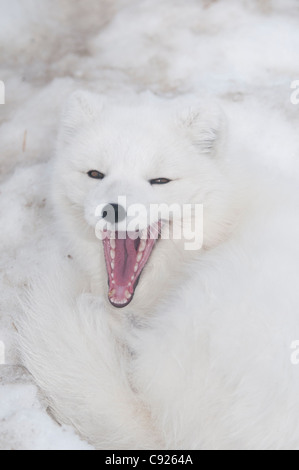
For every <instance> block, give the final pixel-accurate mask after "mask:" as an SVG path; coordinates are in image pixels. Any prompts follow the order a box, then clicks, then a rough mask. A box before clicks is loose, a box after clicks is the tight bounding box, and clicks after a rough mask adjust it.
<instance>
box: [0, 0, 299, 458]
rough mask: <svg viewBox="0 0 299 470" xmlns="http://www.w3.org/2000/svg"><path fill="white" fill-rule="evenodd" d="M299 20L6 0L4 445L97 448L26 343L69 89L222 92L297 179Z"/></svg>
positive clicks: (287, 12) (126, 1)
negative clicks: (294, 98) (25, 314)
mask: <svg viewBox="0 0 299 470" xmlns="http://www.w3.org/2000/svg"><path fill="white" fill-rule="evenodd" d="M298 18H299V3H298V1H297V0H187V1H186V0H76V1H71V0H43V2H40V1H39V0H26V1H24V0H0V54H1V63H0V80H2V81H3V82H4V84H5V89H6V104H5V105H0V142H1V144H0V149H1V160H0V162H1V163H0V195H1V198H0V224H1V230H0V244H1V247H2V250H1V256H0V290H1V297H0V299H1V300H0V344H1V345H2V346H3V344H4V345H5V364H4V365H0V448H1V449H28V450H29V449H31V450H33V449H49V450H51V449H90V447H89V445H88V444H87V443H84V442H82V441H81V440H80V439H79V437H77V436H76V435H75V433H74V431H73V430H72V429H69V428H65V427H60V426H59V425H58V424H57V423H56V422H55V421H54V420H53V419H52V418H51V416H50V415H49V414H48V412H47V409H46V404H45V402H44V400H43V398H42V397H41V396H40V394H39V391H38V390H37V388H36V386H35V385H34V384H33V382H32V380H31V378H30V376H29V374H28V373H27V372H26V371H25V370H24V369H23V368H22V365H21V364H20V359H19V354H18V350H17V346H16V343H17V341H16V336H17V331H16V329H17V327H16V323H17V318H18V316H19V315H20V314H21V306H20V301H19V299H21V298H22V295H24V292H25V291H26V286H27V278H28V273H29V271H30V269H31V268H32V267H33V268H34V267H35V266H38V264H39V262H40V259H41V257H42V253H44V252H45V251H49V250H51V249H52V248H51V247H54V246H55V241H56V239H55V235H54V234H55V231H54V230H53V219H52V216H51V206H50V202H49V200H48V184H49V174H50V167H51V156H52V155H53V149H54V145H55V136H56V133H57V127H58V122H59V115H60V112H61V108H62V106H63V103H64V100H65V98H66V97H67V96H68V95H69V94H70V93H71V92H72V91H73V90H76V89H78V88H87V89H90V90H94V91H98V92H100V93H103V94H105V95H106V96H117V95H126V96H130V95H132V94H136V93H140V92H142V91H145V90H148V89H149V90H151V91H153V92H154V93H157V94H159V95H164V96H167V97H168V96H177V95H181V94H185V93H186V94H189V95H190V94H191V95H193V96H194V100H199V99H200V97H202V96H204V97H207V96H210V95H211V96H216V97H217V98H218V99H219V100H220V101H221V103H222V106H223V107H224V109H225V111H226V112H227V114H228V116H229V120H230V129H231V145H232V146H234V148H235V149H238V151H239V152H240V160H241V161H243V163H244V165H246V162H247V161H248V159H250V161H251V162H254V163H255V164H256V165H260V166H261V167H263V168H266V169H268V170H269V177H271V176H270V175H271V174H273V175H274V174H277V175H281V176H284V177H285V178H289V179H290V180H291V179H293V180H294V179H295V180H297V179H298V178H299V159H298V155H299V133H298V116H299V106H296V105H294V104H292V103H291V99H290V97H291V94H292V93H293V91H294V90H292V89H291V84H292V82H294V81H295V80H297V79H298V78H299V70H298V63H299V28H298ZM232 130H233V132H232ZM65 256H66V257H67V253H65ZM2 349H3V348H2ZM2 356H3V354H2V350H1V352H0V358H1V357H2ZM2 362H3V361H2Z"/></svg>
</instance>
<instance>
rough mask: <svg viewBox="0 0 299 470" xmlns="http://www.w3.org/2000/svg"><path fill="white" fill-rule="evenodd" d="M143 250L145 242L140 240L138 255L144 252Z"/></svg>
mask: <svg viewBox="0 0 299 470" xmlns="http://www.w3.org/2000/svg"><path fill="white" fill-rule="evenodd" d="M145 248H146V241H145V240H141V241H140V245H139V250H138V251H139V252H140V253H143V251H144V250H145Z"/></svg>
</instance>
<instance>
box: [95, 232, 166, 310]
mask: <svg viewBox="0 0 299 470" xmlns="http://www.w3.org/2000/svg"><path fill="white" fill-rule="evenodd" d="M159 233H160V224H158V225H157V226H156V227H149V228H148V229H147V230H145V231H144V232H143V233H137V232H135V233H128V232H126V233H120V232H111V233H109V232H107V233H106V236H105V238H104V240H103V244H104V252H105V259H106V266H107V273H108V284H109V301H110V303H111V304H112V305H113V306H114V307H116V308H124V307H126V306H127V305H129V304H130V303H131V302H132V300H133V297H134V294H135V290H136V287H137V285H138V282H139V279H140V276H141V274H142V272H143V270H144V268H145V266H146V264H147V262H148V260H149V258H150V256H151V254H152V252H153V249H154V247H155V245H156V243H157V240H158V239H159Z"/></svg>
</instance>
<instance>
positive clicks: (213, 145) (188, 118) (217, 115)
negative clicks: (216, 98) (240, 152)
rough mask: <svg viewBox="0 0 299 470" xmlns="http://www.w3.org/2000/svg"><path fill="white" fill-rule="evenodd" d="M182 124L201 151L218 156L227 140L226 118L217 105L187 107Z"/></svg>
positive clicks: (182, 117)
mask: <svg viewBox="0 0 299 470" xmlns="http://www.w3.org/2000/svg"><path fill="white" fill-rule="evenodd" d="M181 126H183V127H184V128H185V130H186V131H187V133H188V136H189V137H190V140H191V141H192V142H193V144H194V145H195V146H196V147H197V148H198V149H199V151H200V153H202V154H206V155H209V156H211V157H216V156H218V153H219V149H220V148H221V146H222V145H223V143H224V140H225V134H226V132H225V131H226V118H225V115H224V113H223V111H222V110H221V109H220V108H219V107H218V106H217V105H215V104H214V103H213V104H212V105H211V106H197V107H190V108H189V109H186V110H185V111H184V112H183V114H182V116H181Z"/></svg>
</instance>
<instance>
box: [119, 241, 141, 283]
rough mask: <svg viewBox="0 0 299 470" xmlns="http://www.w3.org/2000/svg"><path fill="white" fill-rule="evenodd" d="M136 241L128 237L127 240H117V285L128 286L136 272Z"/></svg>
mask: <svg viewBox="0 0 299 470" xmlns="http://www.w3.org/2000/svg"><path fill="white" fill-rule="evenodd" d="M135 244H136V241H135V240H131V239H130V238H129V237H127V238H126V239H125V240H119V239H118V238H116V240H115V269H114V280H115V283H116V285H117V286H126V287H127V286H128V284H129V282H130V281H131V277H132V275H133V274H134V267H135V265H136V258H137V251H136V248H135Z"/></svg>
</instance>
